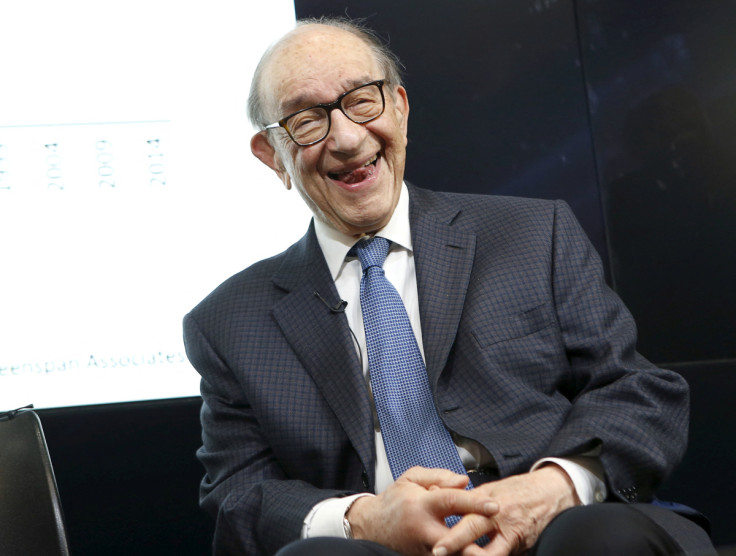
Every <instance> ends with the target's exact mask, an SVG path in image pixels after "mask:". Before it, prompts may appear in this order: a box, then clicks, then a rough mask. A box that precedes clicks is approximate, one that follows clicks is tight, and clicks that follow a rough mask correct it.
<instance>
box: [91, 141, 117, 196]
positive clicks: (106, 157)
mask: <svg viewBox="0 0 736 556" xmlns="http://www.w3.org/2000/svg"><path fill="white" fill-rule="evenodd" d="M95 149H97V154H96V155H95V160H96V161H97V177H98V178H99V182H98V185H99V186H100V187H104V188H108V189H113V188H114V187H115V170H114V168H113V159H114V157H113V154H112V143H110V141H105V140H102V141H97V143H95Z"/></svg>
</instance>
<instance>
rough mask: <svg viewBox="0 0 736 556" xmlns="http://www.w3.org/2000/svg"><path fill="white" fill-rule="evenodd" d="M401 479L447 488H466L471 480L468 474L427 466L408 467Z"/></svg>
mask: <svg viewBox="0 0 736 556" xmlns="http://www.w3.org/2000/svg"><path fill="white" fill-rule="evenodd" d="M401 479H405V480H407V481H411V482H412V483H415V484H418V485H420V486H423V487H424V488H429V487H431V486H434V485H436V486H440V487H445V488H465V486H466V485H467V484H468V480H469V478H468V476H467V475H459V474H457V473H453V472H452V471H450V470H448V469H430V468H427V467H412V468H410V469H407V470H406V471H405V472H404V474H403V475H401V477H399V479H398V480H401Z"/></svg>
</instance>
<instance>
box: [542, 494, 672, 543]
mask: <svg viewBox="0 0 736 556" xmlns="http://www.w3.org/2000/svg"><path fill="white" fill-rule="evenodd" d="M678 551H679V550H678V546H677V544H676V543H675V542H674V541H673V540H672V538H671V537H670V536H669V535H668V534H667V533H666V532H665V531H664V530H663V529H661V528H660V527H659V526H658V525H657V524H656V523H654V522H653V521H652V520H650V519H649V518H647V517H646V516H644V515H643V514H641V513H640V512H637V511H635V510H633V509H632V508H629V507H628V506H626V505H625V504H615V503H612V504H597V505H592V506H579V507H576V508H572V509H570V510H567V511H565V512H563V513H561V514H560V515H558V516H557V517H556V518H555V519H554V520H552V522H551V523H550V524H549V525H548V526H547V528H546V529H545V530H544V531H543V532H542V534H541V535H540V537H539V539H538V540H537V543H536V545H535V546H534V548H533V550H532V552H531V554H532V555H534V556H551V555H558V554H596V555H611V556H614V555H620V554H627V555H637V556H638V555H642V556H644V555H655V554H673V553H676V552H678Z"/></svg>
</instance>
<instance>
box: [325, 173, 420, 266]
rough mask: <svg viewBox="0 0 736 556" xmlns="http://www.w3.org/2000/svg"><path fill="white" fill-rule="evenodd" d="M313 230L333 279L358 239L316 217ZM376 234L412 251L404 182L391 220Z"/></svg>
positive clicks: (407, 198) (407, 201) (407, 196)
mask: <svg viewBox="0 0 736 556" xmlns="http://www.w3.org/2000/svg"><path fill="white" fill-rule="evenodd" d="M314 231H315V233H316V234H317V241H318V242H319V246H320V247H321V248H322V253H323V254H324V256H325V260H326V261H327V266H328V267H329V269H330V274H331V275H332V279H333V280H334V279H336V278H337V276H338V274H339V273H340V271H341V270H342V266H343V263H344V262H345V257H346V256H347V254H348V251H350V248H351V247H352V246H353V245H355V244H356V243H357V242H358V240H357V239H355V238H354V237H352V236H348V235H345V234H343V233H342V232H338V231H337V230H335V229H334V228H333V227H331V226H329V225H328V224H326V223H324V222H322V221H321V220H319V219H317V218H315V219H314ZM376 235H377V236H381V237H385V238H386V239H388V240H389V241H391V242H392V243H395V244H397V245H400V246H401V247H403V248H405V249H406V250H408V251H412V243H411V229H410V227H409V191H408V189H407V188H406V184H402V185H401V193H400V195H399V202H398V203H397V204H396V208H395V209H394V213H393V214H392V215H391V220H389V222H388V224H386V225H385V226H384V227H383V228H381V229H380V230H378V232H376Z"/></svg>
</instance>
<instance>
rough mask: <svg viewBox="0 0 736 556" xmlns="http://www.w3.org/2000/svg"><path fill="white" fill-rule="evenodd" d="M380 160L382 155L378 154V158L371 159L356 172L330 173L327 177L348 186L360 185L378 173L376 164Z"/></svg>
mask: <svg viewBox="0 0 736 556" xmlns="http://www.w3.org/2000/svg"><path fill="white" fill-rule="evenodd" d="M379 158H380V153H376V156H374V157H373V158H371V159H370V160H369V161H368V162H366V163H365V164H364V165H363V166H361V167H360V168H356V169H355V170H351V171H349V172H339V173H337V172H329V173H328V174H327V176H328V177H329V178H330V179H331V180H335V181H340V182H342V183H346V184H348V185H352V184H355V183H360V182H362V181H365V180H367V179H368V178H370V177H371V176H372V175H373V173H374V172H375V171H376V162H378V159H379Z"/></svg>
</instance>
